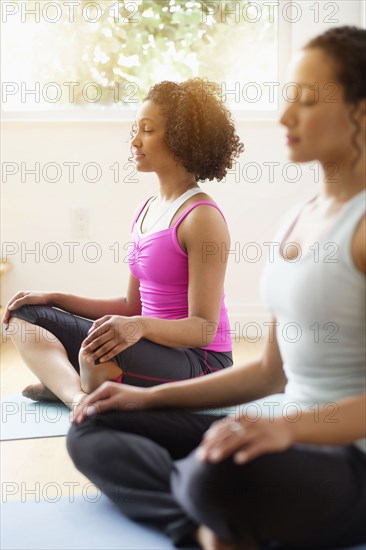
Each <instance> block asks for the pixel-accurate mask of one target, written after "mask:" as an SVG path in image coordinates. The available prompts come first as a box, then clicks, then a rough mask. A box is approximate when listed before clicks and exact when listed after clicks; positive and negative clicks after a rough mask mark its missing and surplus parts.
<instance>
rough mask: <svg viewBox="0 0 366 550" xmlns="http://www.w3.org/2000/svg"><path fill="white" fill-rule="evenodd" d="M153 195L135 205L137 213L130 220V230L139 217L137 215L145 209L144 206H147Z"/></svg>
mask: <svg viewBox="0 0 366 550" xmlns="http://www.w3.org/2000/svg"><path fill="white" fill-rule="evenodd" d="M153 198H154V197H149V198H148V199H147V200H146V201H144V202H143V203H141V204H140V205H139V206H138V207H137V214H136V215H135V217H134V219H133V222H132V227H131V231H133V229H134V227H135V225H136V222H137V220H138V219H139V217H140V216H141V213H142V211H143V210H144V209H145V207H146V206H147V204H148V203H149V202H150V201H151V199H153Z"/></svg>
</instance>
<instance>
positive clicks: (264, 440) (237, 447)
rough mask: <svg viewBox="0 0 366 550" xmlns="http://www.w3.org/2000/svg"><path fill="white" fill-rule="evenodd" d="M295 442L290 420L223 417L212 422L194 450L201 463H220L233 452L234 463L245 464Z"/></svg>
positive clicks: (281, 449) (283, 448)
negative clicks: (254, 419)
mask: <svg viewBox="0 0 366 550" xmlns="http://www.w3.org/2000/svg"><path fill="white" fill-rule="evenodd" d="M293 443H294V436H293V433H292V423H291V422H289V421H288V420H286V419H284V418H282V417H278V418H274V419H273V418H272V419H266V418H261V419H259V420H256V421H253V420H251V419H250V418H248V417H246V416H243V417H241V418H240V420H235V418H233V417H229V416H227V417H225V418H224V419H222V420H219V421H217V422H215V423H214V424H212V426H211V428H210V429H209V430H208V431H207V432H206V433H205V435H204V438H203V440H202V442H201V444H200V446H199V447H198V449H197V451H196V457H197V459H198V460H200V461H201V462H221V461H222V460H225V459H226V458H228V457H229V456H232V455H233V460H234V462H236V463H237V464H244V463H246V462H249V461H250V460H253V459H254V458H257V457H258V456H261V455H263V454H267V453H276V452H280V451H284V450H286V449H288V448H289V447H290V446H291V445H292V444H293Z"/></svg>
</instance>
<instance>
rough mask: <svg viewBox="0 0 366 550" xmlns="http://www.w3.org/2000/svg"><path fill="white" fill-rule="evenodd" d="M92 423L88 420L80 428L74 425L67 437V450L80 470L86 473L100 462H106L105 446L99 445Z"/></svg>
mask: <svg viewBox="0 0 366 550" xmlns="http://www.w3.org/2000/svg"><path fill="white" fill-rule="evenodd" d="M90 424H91V422H90V421H88V420H86V421H85V422H83V423H82V424H79V425H78V426H76V425H72V426H71V427H70V429H69V432H68V434H67V436H66V448H67V451H68V453H69V456H70V458H71V460H72V461H73V463H74V465H75V466H76V468H77V469H78V470H80V471H81V472H84V471H85V470H89V469H90V468H93V466H94V464H95V463H96V462H98V461H99V460H101V459H102V460H105V458H106V457H105V456H104V457H101V456H100V455H101V454H103V446H101V445H100V444H98V437H95V433H94V429H93V426H90Z"/></svg>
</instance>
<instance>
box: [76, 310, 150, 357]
mask: <svg viewBox="0 0 366 550" xmlns="http://www.w3.org/2000/svg"><path fill="white" fill-rule="evenodd" d="M140 338H142V327H141V323H140V317H139V316H136V317H122V316H121V315H105V316H104V317H101V318H100V319H97V320H96V321H94V323H93V324H92V326H91V327H90V329H89V331H88V336H87V338H85V340H84V341H83V342H82V344H81V349H82V353H83V354H85V355H86V356H87V361H88V362H95V361H96V359H99V360H100V362H101V363H103V362H105V361H108V360H109V359H112V358H113V357H115V356H116V355H117V354H118V353H121V351H124V350H125V349H127V348H128V347H130V346H132V345H133V344H136V342H138V341H139V340H140Z"/></svg>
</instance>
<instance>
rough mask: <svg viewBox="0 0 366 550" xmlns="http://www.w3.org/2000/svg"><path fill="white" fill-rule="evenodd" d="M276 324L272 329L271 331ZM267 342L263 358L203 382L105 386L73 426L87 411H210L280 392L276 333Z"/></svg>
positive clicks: (80, 411) (281, 375)
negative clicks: (152, 385) (210, 409)
mask: <svg viewBox="0 0 366 550" xmlns="http://www.w3.org/2000/svg"><path fill="white" fill-rule="evenodd" d="M273 323H275V320H273ZM274 327H275V324H273V325H272V328H273V329H274ZM272 332H273V336H271V337H270V338H269V340H268V341H267V345H266V348H265V351H264V354H263V357H262V358H261V359H259V360H258V361H254V362H253V363H248V364H246V365H243V366H239V367H231V368H229V369H226V370H224V371H220V372H218V373H214V374H210V375H209V376H204V377H202V378H199V379H197V378H195V379H193V380H186V381H182V382H173V383H169V384H162V385H160V386H155V387H152V388H135V387H133V386H125V385H124V384H122V385H121V384H115V383H113V382H106V383H104V384H102V386H101V387H100V388H98V389H97V390H95V391H94V392H93V393H91V394H90V395H88V397H87V398H86V399H85V400H83V402H82V403H81V404H80V405H79V406H78V407H77V409H76V410H75V415H74V422H75V423H79V422H82V421H83V419H84V418H85V417H86V414H87V410H88V407H89V406H90V405H94V407H95V409H94V408H93V410H94V411H95V412H103V411H107V410H110V409H115V410H124V409H129V408H131V407H133V408H136V409H154V408H165V407H167V408H168V407H176V408H209V407H224V406H229V405H237V404H240V403H243V402H246V401H252V400H254V399H259V398H260V397H264V396H266V395H270V394H273V393H279V392H282V391H283V389H284V386H285V383H286V377H285V374H284V371H283V368H282V360H281V355H280V351H279V349H278V345H277V340H276V336H275V330H273V331H272Z"/></svg>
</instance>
